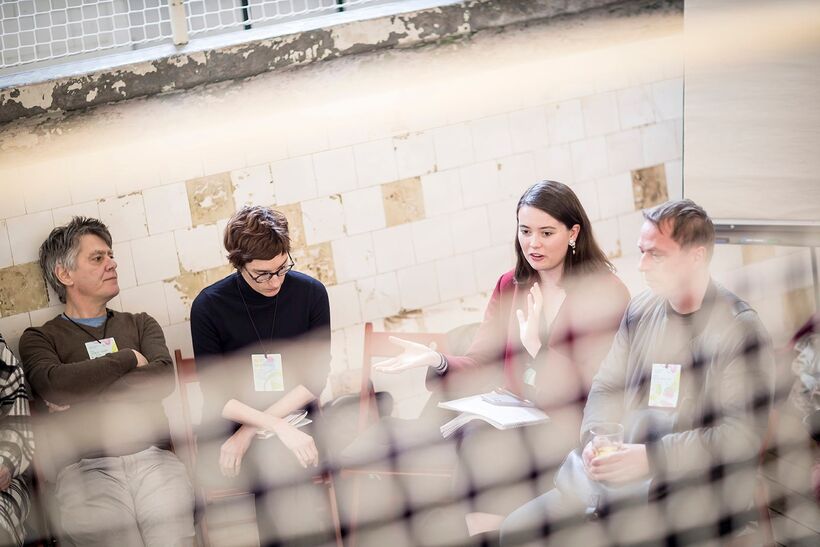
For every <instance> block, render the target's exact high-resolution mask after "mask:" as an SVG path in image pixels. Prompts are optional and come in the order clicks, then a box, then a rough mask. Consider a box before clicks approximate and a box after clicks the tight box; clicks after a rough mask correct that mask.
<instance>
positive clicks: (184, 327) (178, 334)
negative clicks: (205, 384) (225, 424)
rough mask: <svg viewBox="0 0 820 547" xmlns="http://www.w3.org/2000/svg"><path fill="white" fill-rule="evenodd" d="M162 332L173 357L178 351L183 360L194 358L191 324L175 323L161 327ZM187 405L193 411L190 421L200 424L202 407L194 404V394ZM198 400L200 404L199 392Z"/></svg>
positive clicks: (191, 394)
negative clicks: (189, 405)
mask: <svg viewBox="0 0 820 547" xmlns="http://www.w3.org/2000/svg"><path fill="white" fill-rule="evenodd" d="M162 332H163V334H164V335H165V345H166V346H168V351H169V352H170V354H171V355H172V356H173V355H174V351H176V350H180V351H181V352H182V356H183V357H185V358H189V357H193V356H194V346H193V343H192V342H191V323H190V322H188V321H185V322H183V323H175V324H171V325H167V326H165V327H162ZM189 395H190V399H189V403H190V404H191V407H192V409H193V411H192V412H191V419H192V420H193V422H194V423H195V424H196V423H200V421H201V419H202V414H201V410H198V409H201V408H202V406H201V404H200V405H197V402H196V398H197V397H196V394H195V393H190V394H189ZM199 399H200V402H201V392H200V394H199Z"/></svg>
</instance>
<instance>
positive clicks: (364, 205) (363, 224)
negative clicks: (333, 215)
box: [342, 186, 386, 235]
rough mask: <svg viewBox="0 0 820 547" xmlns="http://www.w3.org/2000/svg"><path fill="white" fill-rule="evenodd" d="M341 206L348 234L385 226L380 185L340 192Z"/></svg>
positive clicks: (370, 230)
mask: <svg viewBox="0 0 820 547" xmlns="http://www.w3.org/2000/svg"><path fill="white" fill-rule="evenodd" d="M342 207H343V208H344V213H345V228H346V230H347V233H348V234H349V235H354V234H361V233H363V232H372V231H373V230H380V229H382V228H384V227H385V226H386V221H385V218H384V196H383V195H382V189H381V186H370V187H368V188H362V189H361V190H353V191H352V192H347V193H344V194H342Z"/></svg>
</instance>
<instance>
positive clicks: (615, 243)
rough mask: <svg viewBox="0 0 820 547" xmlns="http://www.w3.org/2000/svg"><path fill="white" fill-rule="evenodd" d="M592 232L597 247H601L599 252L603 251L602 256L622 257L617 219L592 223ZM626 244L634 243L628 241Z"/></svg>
mask: <svg viewBox="0 0 820 547" xmlns="http://www.w3.org/2000/svg"><path fill="white" fill-rule="evenodd" d="M592 231H593V232H594V233H595V240H596V241H597V242H598V245H600V246H601V250H603V251H604V254H606V255H607V256H608V257H610V258H612V257H618V256H621V255H623V246H622V245H621V237H620V233H619V231H618V219H617V218H609V219H606V220H597V221H595V222H593V223H592ZM627 244H628V245H634V242H632V241H628V242H627Z"/></svg>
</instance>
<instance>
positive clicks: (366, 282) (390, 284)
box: [356, 272, 401, 321]
mask: <svg viewBox="0 0 820 547" xmlns="http://www.w3.org/2000/svg"><path fill="white" fill-rule="evenodd" d="M356 286H357V288H358V290H359V303H360V305H361V308H362V320H363V321H371V320H373V319H376V318H380V317H389V316H391V315H396V314H397V313H399V309H400V308H401V303H400V298H399V283H398V280H397V278H396V272H388V273H386V274H381V275H377V276H376V277H368V278H366V279H360V280H358V281H356Z"/></svg>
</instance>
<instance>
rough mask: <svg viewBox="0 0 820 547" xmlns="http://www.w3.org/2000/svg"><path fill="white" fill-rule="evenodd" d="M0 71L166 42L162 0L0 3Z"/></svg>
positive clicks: (168, 28)
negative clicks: (50, 60)
mask: <svg viewBox="0 0 820 547" xmlns="http://www.w3.org/2000/svg"><path fill="white" fill-rule="evenodd" d="M0 31H2V40H1V41H0V46H2V47H0V67H3V68H8V67H15V66H18V65H26V64H30V63H34V62H38V61H45V60H49V59H59V58H63V57H68V56H75V55H81V54H88V53H93V52H98V51H103V50H114V49H118V48H126V49H130V48H133V47H137V46H139V45H142V44H151V43H158V42H162V41H167V40H168V39H169V38H170V36H171V23H170V20H169V14H168V6H167V2H166V1H165V0H137V1H133V0H108V1H105V0H102V1H100V0H19V1H3V2H2V3H0Z"/></svg>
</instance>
